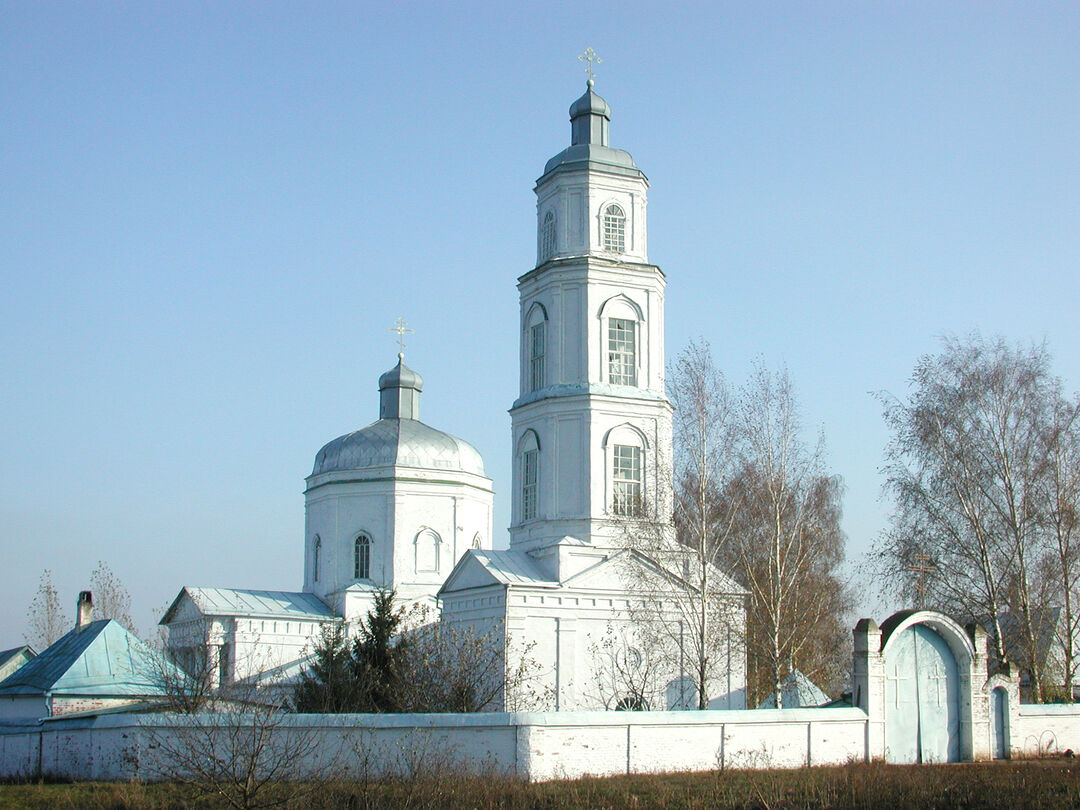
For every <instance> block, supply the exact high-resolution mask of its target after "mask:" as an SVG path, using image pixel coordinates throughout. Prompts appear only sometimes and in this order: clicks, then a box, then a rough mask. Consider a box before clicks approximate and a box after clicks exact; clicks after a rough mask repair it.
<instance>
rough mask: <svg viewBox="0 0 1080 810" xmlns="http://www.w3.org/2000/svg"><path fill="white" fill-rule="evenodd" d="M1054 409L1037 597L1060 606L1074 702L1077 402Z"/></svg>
mask: <svg viewBox="0 0 1080 810" xmlns="http://www.w3.org/2000/svg"><path fill="white" fill-rule="evenodd" d="M1052 408H1053V410H1052V418H1051V421H1050V425H1049V431H1048V432H1047V433H1046V434H1044V449H1043V458H1044V460H1045V467H1044V469H1043V475H1042V476H1041V477H1040V481H1039V492H1038V496H1039V500H1040V510H1041V520H1042V523H1043V528H1044V531H1045V532H1046V540H1047V547H1048V552H1047V554H1046V557H1045V558H1044V559H1045V563H1044V571H1045V574H1044V576H1043V579H1042V591H1041V594H1042V604H1044V605H1047V606H1051V605H1057V606H1059V607H1060V611H1061V615H1060V619H1059V621H1057V622H1055V626H1054V627H1053V630H1052V632H1053V633H1054V644H1055V646H1056V647H1057V648H1058V650H1059V658H1060V666H1061V676H1062V683H1061V686H1062V692H1063V693H1064V697H1065V698H1066V699H1067V700H1072V698H1073V685H1074V682H1075V679H1076V673H1077V668H1078V666H1080V660H1078V659H1080V651H1078V650H1077V635H1078V634H1080V402H1075V401H1069V400H1067V399H1066V398H1065V397H1063V396H1060V395H1059V396H1057V397H1055V401H1054V404H1053V406H1052Z"/></svg>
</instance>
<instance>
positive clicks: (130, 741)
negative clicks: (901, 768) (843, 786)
mask: <svg viewBox="0 0 1080 810" xmlns="http://www.w3.org/2000/svg"><path fill="white" fill-rule="evenodd" d="M233 719H235V718H233V717H230V716H228V715H224V716H219V717H217V718H212V719H209V720H208V722H211V723H212V722H222V721H224V722H226V723H227V722H230V721H231V720H233ZM204 721H207V718H204ZM189 722H191V721H190V720H188V719H186V718H174V717H167V716H163V715H145V714H144V715H134V714H132V715H128V714H114V715H102V716H98V717H83V718H60V719H54V720H49V721H46V722H44V723H42V724H40V725H31V724H27V725H4V726H0V778H10V777H28V778H29V777H37V776H39V775H47V776H52V777H56V778H66V779H146V780H153V779H160V778H162V777H163V775H164V774H167V773H168V772H169V769H170V766H169V764H168V763H166V762H164V761H162V760H161V755H162V748H163V747H164V748H168V747H169V746H170V745H174V744H176V743H177V741H178V740H183V739H190V740H192V741H194V740H197V739H201V738H202V737H203V733H202V731H201V730H200V732H199V733H198V734H192V733H191V731H190V727H189V726H187V725H185V724H187V723H189ZM866 725H867V716H866V714H864V713H863V712H862V711H861V710H860V709H788V710H779V711H777V710H756V711H715V712H544V713H518V714H509V713H507V714H502V713H499V714H496V713H480V714H413V715H291V716H288V717H286V719H285V721H284V722H283V723H282V725H281V727H280V728H279V729H277V730H275V732H274V733H275V735H276V742H275V744H278V743H280V744H281V745H283V746H286V747H288V746H290V745H291V746H293V747H292V749H291V755H292V756H294V757H295V758H296V759H298V760H302V765H301V771H300V773H298V774H296V775H307V776H311V777H314V778H319V777H326V776H341V777H350V776H351V777H361V776H364V775H369V776H377V775H384V774H385V775H389V774H396V775H401V776H410V775H417V774H418V773H423V772H425V771H438V770H440V769H452V770H453V771H454V772H461V771H473V772H477V773H491V772H497V773H505V774H512V775H517V776H520V777H522V778H526V779H530V780H534V781H542V780H547V779H559V778H574V777H579V776H584V775H587V774H591V775H612V774H621V773H649V772H662V771H706V770H713V769H716V768H721V767H727V768H767V767H801V766H803V765H808V764H810V765H825V764H842V763H845V762H848V761H851V760H862V759H864V758H865V757H866ZM228 731H229V730H228V728H225V727H222V728H221V729H220V731H218V732H214V733H216V734H219V735H220V737H221V740H219V750H225V748H226V747H225V746H223V745H221V743H222V742H223V741H224V740H225V738H226V736H227V735H228ZM192 744H193V745H194V744H196V743H194V742H193V743H192ZM298 748H302V749H303V751H304V755H303V757H299V756H296V749H298ZM283 750H285V749H283Z"/></svg>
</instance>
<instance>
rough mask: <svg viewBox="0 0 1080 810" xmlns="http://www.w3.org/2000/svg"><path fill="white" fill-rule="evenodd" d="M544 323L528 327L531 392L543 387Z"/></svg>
mask: <svg viewBox="0 0 1080 810" xmlns="http://www.w3.org/2000/svg"><path fill="white" fill-rule="evenodd" d="M544 326H545V324H544V322H543V321H540V323H538V324H534V325H533V326H531V327H529V349H530V352H529V355H530V356H529V382H530V383H531V385H530V388H531V390H533V391H539V390H540V389H541V388H543V387H544Z"/></svg>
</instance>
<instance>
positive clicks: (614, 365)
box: [597, 294, 648, 387]
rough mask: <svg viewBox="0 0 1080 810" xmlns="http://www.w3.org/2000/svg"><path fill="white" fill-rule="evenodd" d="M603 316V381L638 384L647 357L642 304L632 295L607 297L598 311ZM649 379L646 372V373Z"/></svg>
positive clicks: (601, 323) (601, 318) (601, 332)
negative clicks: (644, 359) (640, 369)
mask: <svg viewBox="0 0 1080 810" xmlns="http://www.w3.org/2000/svg"><path fill="white" fill-rule="evenodd" d="M597 314H598V315H599V317H600V340H601V345H600V349H601V351H602V352H603V353H604V354H603V357H604V358H605V360H606V363H605V365H604V367H603V369H602V370H603V372H604V381H605V382H608V383H611V384H612V385H632V386H635V387H636V386H637V384H638V377H639V371H638V370H639V368H641V367H642V363H643V357H644V356H647V351H646V350H647V346H645V345H644V342H645V340H646V338H647V335H648V330H646V328H645V317H644V313H643V312H642V310H641V307H640V306H639V305H638V304H637V302H635V301H634V300H633V299H632V298H630V297H628V296H626V295H623V294H619V295H615V296H612V297H611V298H609V299H607V300H606V301H605V302H604V303H603V304H602V305H601V306H600V310H599V312H598V313H597ZM646 378H647V373H646Z"/></svg>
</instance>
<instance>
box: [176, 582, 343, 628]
mask: <svg viewBox="0 0 1080 810" xmlns="http://www.w3.org/2000/svg"><path fill="white" fill-rule="evenodd" d="M185 595H186V596H187V598H189V599H190V600H191V601H192V602H193V603H194V604H195V606H196V607H197V608H198V609H199V611H200V612H201V613H202V614H203V615H204V616H251V617H260V618H262V617H265V618H270V619H293V620H301V619H305V620H309V621H320V620H324V619H330V618H333V617H334V613H333V611H331V610H330V608H329V607H327V605H326V603H325V602H323V601H322V600H321V599H319V597H317V596H316V595H315V594H313V593H301V592H297V591H254V590H242V589H238V588H192V587H185V588H184V589H183V590H181V591H180V593H179V595H177V597H176V599H174V600H173V603H172V605H170V606H169V609H168V610H167V611H165V615H164V616H163V617H162V618H161V624H168V623H169V622H171V621H172V620H173V618H174V617H175V616H176V613H177V610H178V608H179V606H180V603H181V601H182V600H183V599H184V597H185Z"/></svg>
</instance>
